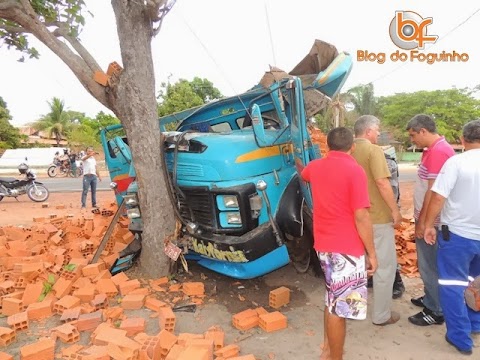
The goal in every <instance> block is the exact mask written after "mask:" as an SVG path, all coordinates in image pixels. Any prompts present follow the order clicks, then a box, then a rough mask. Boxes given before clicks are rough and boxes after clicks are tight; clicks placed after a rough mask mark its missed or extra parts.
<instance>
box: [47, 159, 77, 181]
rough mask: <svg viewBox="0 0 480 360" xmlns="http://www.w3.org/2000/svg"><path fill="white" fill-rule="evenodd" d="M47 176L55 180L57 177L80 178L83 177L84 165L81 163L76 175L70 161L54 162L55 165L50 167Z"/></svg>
mask: <svg viewBox="0 0 480 360" xmlns="http://www.w3.org/2000/svg"><path fill="white" fill-rule="evenodd" d="M47 174H48V176H49V177H51V178H54V177H56V176H57V175H59V176H72V177H79V176H82V175H83V165H82V163H81V162H80V164H79V165H77V167H76V170H75V173H74V172H73V170H72V168H71V162H70V160H54V161H53V164H52V165H50V166H49V167H48V170H47Z"/></svg>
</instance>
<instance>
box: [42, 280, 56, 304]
mask: <svg viewBox="0 0 480 360" xmlns="http://www.w3.org/2000/svg"><path fill="white" fill-rule="evenodd" d="M53 285H55V276H54V275H53V274H48V279H47V281H44V282H43V289H42V293H41V294H40V296H39V297H38V301H43V300H44V299H45V297H46V296H47V295H48V293H49V292H50V291H52V289H53Z"/></svg>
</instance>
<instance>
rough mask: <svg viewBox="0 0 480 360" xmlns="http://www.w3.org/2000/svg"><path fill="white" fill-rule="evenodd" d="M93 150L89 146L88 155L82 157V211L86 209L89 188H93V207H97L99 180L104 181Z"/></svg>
mask: <svg viewBox="0 0 480 360" xmlns="http://www.w3.org/2000/svg"><path fill="white" fill-rule="evenodd" d="M97 154H98V153H96V152H95V151H94V150H93V147H91V146H89V147H87V150H86V155H85V156H84V157H82V162H83V191H82V209H85V208H86V203H87V194H88V188H91V192H92V206H93V207H94V208H96V207H97V179H98V181H102V178H101V177H100V173H99V171H98V169H97V161H96V160H95V157H94V156H95V155H97Z"/></svg>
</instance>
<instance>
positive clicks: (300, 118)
mask: <svg viewBox="0 0 480 360" xmlns="http://www.w3.org/2000/svg"><path fill="white" fill-rule="evenodd" d="M287 87H290V91H289V101H288V103H289V116H290V121H291V134H292V144H293V154H294V160H295V167H296V168H297V172H298V179H299V182H300V188H301V190H302V193H303V196H304V198H305V202H306V204H307V206H308V207H309V208H310V210H312V209H313V202H312V193H311V191H310V185H309V184H308V183H306V182H304V181H303V180H302V177H301V175H300V174H301V172H302V170H303V169H304V167H305V166H307V164H308V163H309V162H310V161H311V160H313V159H312V158H311V156H312V154H313V153H314V151H312V142H311V140H310V135H309V134H308V130H307V118H306V113H305V105H304V100H303V91H302V85H301V82H300V80H299V79H293V80H291V81H290V83H289V84H288V85H287Z"/></svg>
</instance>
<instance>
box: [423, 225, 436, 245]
mask: <svg viewBox="0 0 480 360" xmlns="http://www.w3.org/2000/svg"><path fill="white" fill-rule="evenodd" d="M424 239H425V242H426V243H427V244H429V245H435V243H436V242H437V230H436V229H435V228H434V227H433V226H432V227H428V228H426V229H425V234H424Z"/></svg>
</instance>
